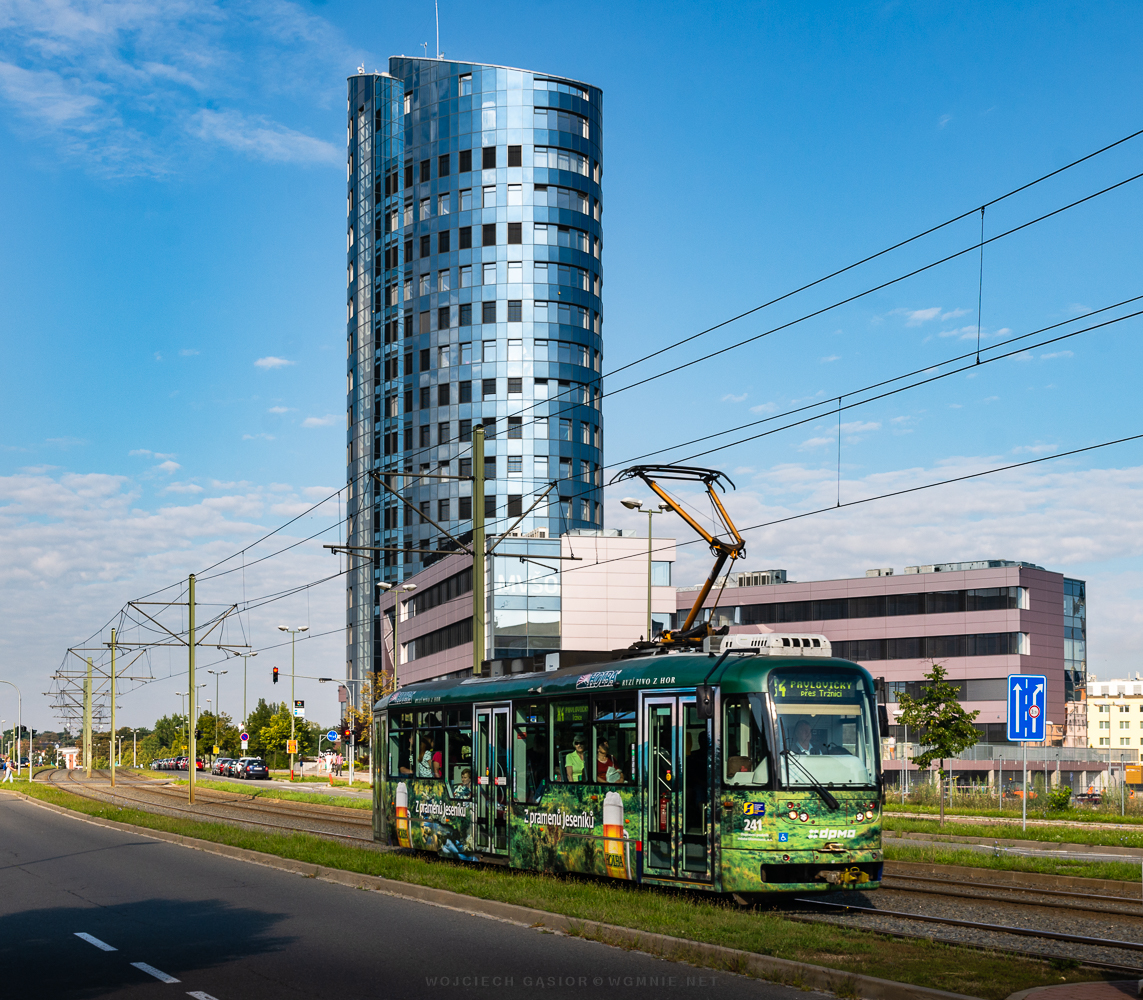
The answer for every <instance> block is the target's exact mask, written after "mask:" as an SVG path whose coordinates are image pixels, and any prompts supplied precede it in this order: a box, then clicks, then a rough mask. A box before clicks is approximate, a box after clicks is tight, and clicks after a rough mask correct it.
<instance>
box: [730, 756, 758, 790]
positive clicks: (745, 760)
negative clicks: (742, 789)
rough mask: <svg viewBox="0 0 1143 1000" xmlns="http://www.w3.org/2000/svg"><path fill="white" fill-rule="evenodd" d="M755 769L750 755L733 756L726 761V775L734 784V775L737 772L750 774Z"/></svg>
mask: <svg viewBox="0 0 1143 1000" xmlns="http://www.w3.org/2000/svg"><path fill="white" fill-rule="evenodd" d="M753 770H754V762H753V761H751V759H750V758H749V757H741V756H738V757H731V758H730V759H729V760H727V762H726V777H727V780H728V781H730V782H731V783H732V784H736V782H735V781H734V776H735V775H737V774H750V773H751V772H752V771H753Z"/></svg>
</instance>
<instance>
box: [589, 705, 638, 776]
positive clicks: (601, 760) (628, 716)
mask: <svg viewBox="0 0 1143 1000" xmlns="http://www.w3.org/2000/svg"><path fill="white" fill-rule="evenodd" d="M587 751H588V753H589V755H591V756H592V758H593V759H594V761H595V769H594V772H591V773H589V775H588V780H589V781H597V782H600V783H602V784H607V785H622V784H626V783H627V782H629V781H630V780H631V777H632V775H633V774H634V773H635V696H634V695H626V696H624V697H622V698H596V699H595V734H594V738H593V740H592V743H591V746H589V747H588V748H587Z"/></svg>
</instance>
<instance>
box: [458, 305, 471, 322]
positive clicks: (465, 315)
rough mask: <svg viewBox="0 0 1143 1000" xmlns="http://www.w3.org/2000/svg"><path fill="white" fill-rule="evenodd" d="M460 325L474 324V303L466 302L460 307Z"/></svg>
mask: <svg viewBox="0 0 1143 1000" xmlns="http://www.w3.org/2000/svg"><path fill="white" fill-rule="evenodd" d="M460 325H461V326H472V303H471V302H465V303H463V304H462V305H461V307H460Z"/></svg>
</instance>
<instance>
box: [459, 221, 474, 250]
mask: <svg viewBox="0 0 1143 1000" xmlns="http://www.w3.org/2000/svg"><path fill="white" fill-rule="evenodd" d="M457 234H458V235H457V240H458V244H457V245H458V246H459V247H460V249H461V250H469V249H471V247H472V226H461V227H460V229H458V230H457Z"/></svg>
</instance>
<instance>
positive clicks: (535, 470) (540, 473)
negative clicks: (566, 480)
mask: <svg viewBox="0 0 1143 1000" xmlns="http://www.w3.org/2000/svg"><path fill="white" fill-rule="evenodd" d="M532 475H533V476H534V477H535V478H536V479H538V480H540V481H541V482H544V481H546V480H547V478H548V456H547V455H537V456H536V457H535V458H534V459H532Z"/></svg>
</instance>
